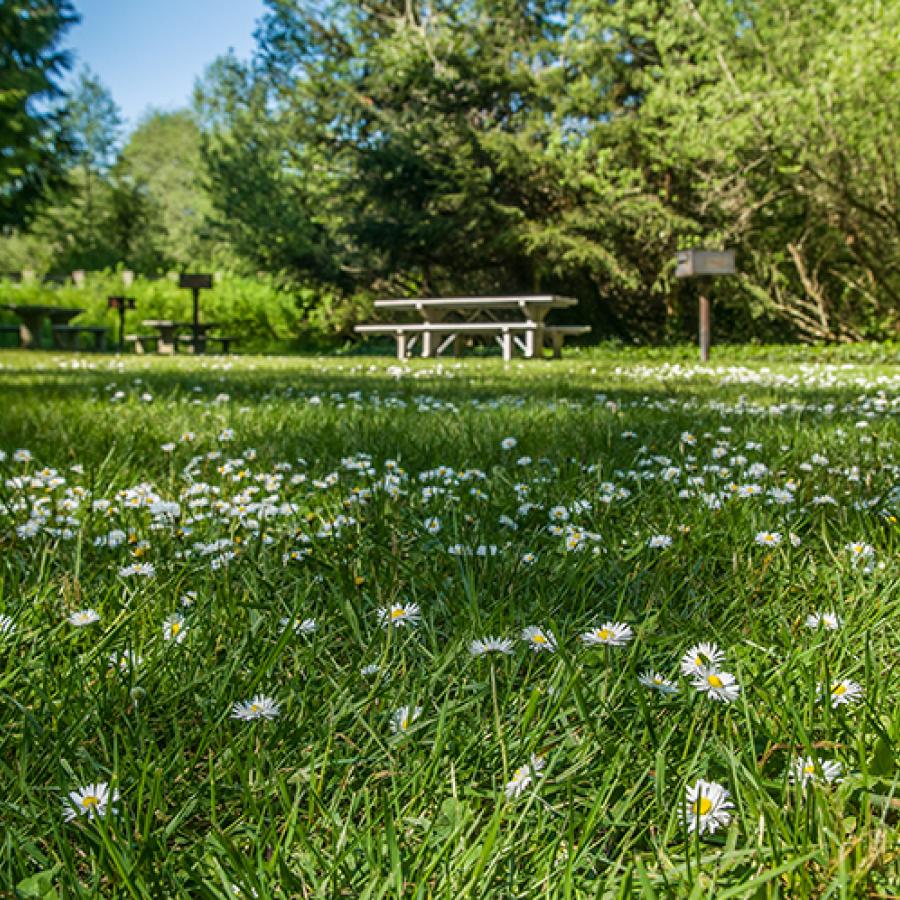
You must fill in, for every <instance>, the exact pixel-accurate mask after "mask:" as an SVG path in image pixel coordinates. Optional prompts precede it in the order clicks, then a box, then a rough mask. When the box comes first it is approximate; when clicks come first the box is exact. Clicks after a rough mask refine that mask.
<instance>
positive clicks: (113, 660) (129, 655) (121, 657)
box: [109, 650, 141, 672]
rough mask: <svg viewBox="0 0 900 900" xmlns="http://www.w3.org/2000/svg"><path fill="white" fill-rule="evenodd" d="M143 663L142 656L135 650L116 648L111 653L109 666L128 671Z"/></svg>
mask: <svg viewBox="0 0 900 900" xmlns="http://www.w3.org/2000/svg"><path fill="white" fill-rule="evenodd" d="M140 664H141V658H140V656H138V655H137V654H136V653H135V652H134V651H133V650H115V651H113V652H112V653H110V654H109V667H110V668H111V669H119V670H121V671H122V672H127V671H128V670H129V669H134V668H137V666H139V665H140Z"/></svg>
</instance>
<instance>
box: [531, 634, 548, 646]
mask: <svg viewBox="0 0 900 900" xmlns="http://www.w3.org/2000/svg"><path fill="white" fill-rule="evenodd" d="M531 640H532V641H533V642H534V643H535V644H546V643H547V638H545V637H544V636H543V635H542V634H536V635H533V636H532V638H531Z"/></svg>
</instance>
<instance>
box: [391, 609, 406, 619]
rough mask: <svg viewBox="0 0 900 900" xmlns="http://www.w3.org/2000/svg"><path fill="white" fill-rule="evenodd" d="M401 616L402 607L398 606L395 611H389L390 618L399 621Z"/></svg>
mask: <svg viewBox="0 0 900 900" xmlns="http://www.w3.org/2000/svg"><path fill="white" fill-rule="evenodd" d="M402 615H403V607H401V606H398V607H396V608H395V609H392V610H391V618H392V619H399V618H400V617H401V616H402Z"/></svg>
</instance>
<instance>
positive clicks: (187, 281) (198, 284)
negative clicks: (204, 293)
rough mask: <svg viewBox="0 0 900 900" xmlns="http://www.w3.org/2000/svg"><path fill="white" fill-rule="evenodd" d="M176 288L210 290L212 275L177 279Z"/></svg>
mask: <svg viewBox="0 0 900 900" xmlns="http://www.w3.org/2000/svg"><path fill="white" fill-rule="evenodd" d="M178 286H179V287H183V288H211V287H212V275H187V274H182V275H181V276H179V278H178Z"/></svg>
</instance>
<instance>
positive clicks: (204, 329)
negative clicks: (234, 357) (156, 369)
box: [129, 319, 236, 355]
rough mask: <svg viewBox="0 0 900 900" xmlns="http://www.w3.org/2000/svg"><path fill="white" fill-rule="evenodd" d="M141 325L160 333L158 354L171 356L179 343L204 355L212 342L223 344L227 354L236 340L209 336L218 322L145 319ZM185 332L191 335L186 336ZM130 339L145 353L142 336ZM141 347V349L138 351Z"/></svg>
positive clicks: (130, 336) (133, 336)
mask: <svg viewBox="0 0 900 900" xmlns="http://www.w3.org/2000/svg"><path fill="white" fill-rule="evenodd" d="M141 324H142V325H144V326H145V327H146V328H153V329H155V330H156V331H157V332H159V335H158V337H157V338H156V341H157V345H156V352H157V353H164V354H169V355H171V354H173V353H174V352H175V351H176V349H177V347H178V344H179V343H181V344H185V345H187V348H188V350H189V351H190V352H191V353H203V352H204V351H205V350H206V345H207V343H208V342H210V341H218V342H219V343H221V344H222V349H223V351H224V352H225V353H227V352H228V345H229V344H230V343H231V342H232V341H234V340H236V338H234V337H216V336H213V335H211V334H209V332H210V330H211V329H213V328H217V327H218V325H219V323H218V322H174V321H172V320H171V319H144V321H143V322H142V323H141ZM184 332H189V333H188V334H184ZM195 336H196V337H195ZM129 338H130V339H132V340H134V342H135V349H136V350H138V352H143V345H142V344H141V336H140V335H129ZM139 347H140V349H138V348H139Z"/></svg>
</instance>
